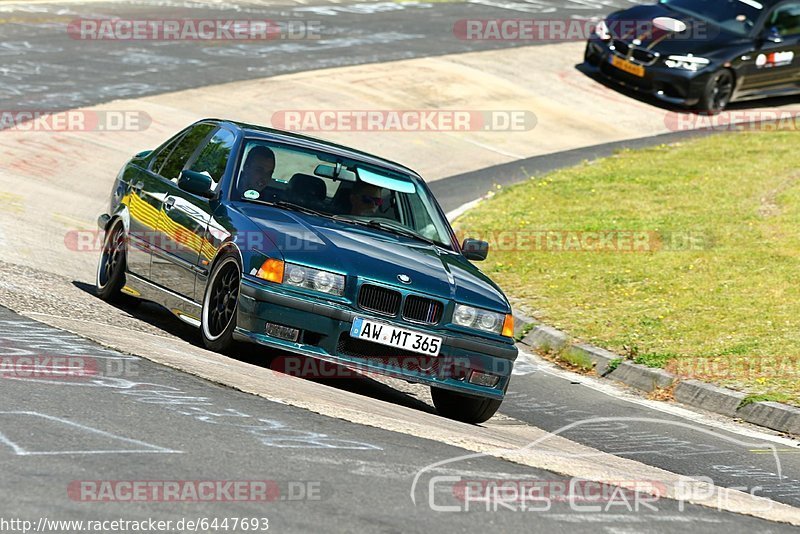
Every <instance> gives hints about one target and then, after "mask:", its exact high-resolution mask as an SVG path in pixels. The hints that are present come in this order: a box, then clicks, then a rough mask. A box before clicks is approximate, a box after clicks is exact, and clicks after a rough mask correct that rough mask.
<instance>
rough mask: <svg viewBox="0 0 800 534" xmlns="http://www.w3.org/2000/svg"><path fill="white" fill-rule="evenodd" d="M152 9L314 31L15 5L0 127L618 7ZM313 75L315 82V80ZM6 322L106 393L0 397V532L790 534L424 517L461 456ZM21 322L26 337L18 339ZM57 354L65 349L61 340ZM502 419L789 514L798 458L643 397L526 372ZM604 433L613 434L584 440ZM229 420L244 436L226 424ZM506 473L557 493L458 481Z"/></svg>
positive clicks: (455, 192)
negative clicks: (179, 487)
mask: <svg viewBox="0 0 800 534" xmlns="http://www.w3.org/2000/svg"><path fill="white" fill-rule="evenodd" d="M160 4H161V7H160V8H159V9H158V16H159V17H163V18H169V17H191V18H198V19H199V18H224V17H234V16H239V17H241V16H246V17H253V18H256V17H263V18H272V19H285V20H287V19H292V20H294V19H298V18H303V19H306V20H320V21H322V22H323V26H322V27H323V38H322V39H320V40H319V41H314V42H312V41H298V42H277V43H269V44H268V45H264V44H258V43H256V44H252V43H247V44H241V43H239V44H236V43H230V44H229V43H224V44H215V45H212V46H204V45H202V44H198V43H189V44H187V43H180V42H177V43H176V42H168V43H134V44H130V43H108V42H102V43H101V42H96V43H87V42H83V41H76V40H73V39H70V38H69V37H68V36H67V35H66V32H65V29H64V27H65V24H66V23H67V22H69V21H71V20H74V19H75V18H77V17H88V18H101V17H103V16H107V15H111V14H113V15H117V16H120V17H123V18H124V17H128V18H137V17H138V18H152V17H153V16H154V15H153V13H154V12H153V10H152V6H148V5H146V4H145V3H143V2H130V3H126V4H125V5H124V6H119V5H111V4H105V3H91V4H86V5H82V4H65V5H63V6H55V5H47V4H32V5H30V6H26V7H25V8H23V9H22V10H9V9H6V7H10V6H5V5H3V4H0V15H2V16H3V17H4V20H3V22H2V24H0V58H2V63H1V64H0V74H1V75H2V77H0V109H16V110H21V109H25V110H28V109H37V110H42V109H67V108H73V107H78V106H86V105H90V104H96V103H100V102H105V101H109V100H113V99H116V98H126V97H131V96H143V95H147V94H157V93H162V92H167V91H173V90H178V89H185V88H191V87H200V86H204V85H208V84H214V83H222V82H226V81H234V80H242V79H249V78H262V77H265V76H272V75H277V74H283V73H289V72H298V71H303V70H311V69H320V68H325V67H334V66H343V65H352V64H359V63H369V62H383V61H387V60H392V59H405V58H413V57H422V56H429V55H439V54H447V53H453V52H460V51H471V50H483V49H489V48H492V47H502V46H519V45H520V43H486V42H480V43H475V42H469V41H459V40H457V39H453V35H452V24H453V21H454V20H456V19H461V18H470V17H474V18H513V17H524V16H533V15H542V16H547V17H551V18H563V17H568V16H573V15H575V16H581V17H585V16H593V15H598V14H601V13H603V12H607V11H609V10H611V8H612V4H614V5H615V6H619V5H623V4H624V3H623V2H558V3H557V2H488V1H487V2H483V3H453V4H438V3H437V4H410V3H409V4H400V3H393V2H386V3H369V4H363V5H359V6H354V5H351V4H320V5H319V6H313V5H300V4H296V5H290V6H282V7H268V6H264V7H262V6H244V5H240V6H235V5H234V4H222V5H221V6H220V7H218V8H215V9H209V8H208V7H207V6H204V5H201V4H192V3H183V2H162V3H160ZM501 5H502V6H503V7H498V6H501ZM568 5H570V6H572V7H570V8H567V7H566V6H568ZM377 6H384V7H377ZM575 6H579V7H577V8H576V7H575ZM320 76H321V83H324V72H323V73H321V74H320ZM265 101H268V95H265ZM663 141H664V140H661V141H659V142H663ZM649 142H651V140H650V141H643V142H642V143H649ZM636 143H637V142H628V143H627V144H626V145H625V146H635V144H636ZM619 146H620V145H617V144H615V145H607V146H603V147H592V148H591V149H581V150H579V151H573V152H570V153H566V154H560V155H555V156H543V157H540V158H532V159H531V160H528V161H526V162H517V163H515V164H511V167H505V166H504V167H502V168H495V169H487V170H484V171H478V172H475V173H469V175H462V176H460V177H453V178H450V179H446V180H442V181H441V182H438V183H435V184H433V187H434V188H443V189H441V190H442V191H445V190H448V191H450V192H451V194H449V195H447V196H442V195H440V198H441V199H442V203H443V205H444V207H445V209H447V210H450V209H454V208H456V207H458V205H460V204H462V203H463V202H466V201H469V200H472V199H474V198H476V197H477V196H479V195H480V194H482V193H483V192H485V191H486V189H488V187H486V185H487V184H489V185H490V184H491V182H495V181H496V182H498V183H507V182H503V180H509V179H514V177H515V176H517V175H516V174H515V173H516V172H517V171H519V172H522V171H523V170H524V173H527V174H528V175H530V174H536V173H538V172H544V171H546V170H550V169H552V168H556V167H559V166H563V165H564V164H568V163H572V162H576V161H580V160H581V159H585V158H587V157H596V156H598V155H605V154H607V153H611V152H612V151H613V150H614V149H616V148H619ZM512 167H513V169H512ZM510 170H513V172H509V171H510ZM524 173H523V174H524ZM519 176H520V177H521V176H522V174H520V175H519ZM509 177H511V178H509ZM447 187H454V188H456V189H452V188H451V189H447ZM147 310H148V308H147V307H145V308H144V312H143V313H144V315H145V317H144V319H145V320H147V314H148V313H150V318H151V319H153V320H155V319H156V318H157V319H158V320H159V321H164V322H165V328H168V329H169V328H173V329H175V328H178V329H179V328H180V326H178V325H181V323H178V322H177V320H172V319H169V318H166V317H164V315H163V314H160V313H154V312H148V311H147ZM0 321H3V323H2V324H3V325H4V328H0V332H2V334H0V341H2V343H0V347H2V350H4V351H6V353H12V354H13V353H17V354H19V353H21V352H20V351H24V350H30V349H32V348H33V349H34V350H38V351H40V352H42V351H46V353H47V354H61V355H64V356H75V355H85V356H86V357H87V358H92V359H95V360H96V361H97V362H103V363H102V365H101V367H102V371H101V374H111V375H113V376H110V377H107V378H106V379H100V378H96V379H92V380H79V381H75V380H73V381H67V380H55V381H53V380H45V381H41V380H27V379H23V380H19V379H17V380H11V379H9V380H4V381H3V387H2V388H0V398H2V401H3V402H2V405H3V409H2V412H0V437H2V438H3V439H2V440H1V441H2V443H0V457H2V461H3V473H4V476H3V477H2V480H1V481H0V487H2V490H0V491H2V494H3V495H4V501H5V502H4V505H3V507H2V509H3V512H2V513H3V516H4V517H5V518H10V517H11V516H12V515H13V517H20V518H30V519H31V520H36V519H38V518H39V517H41V516H42V515H43V511H47V512H48V514H49V515H50V516H52V517H49V518H50V519H70V518H75V519H112V518H118V517H120V516H121V517H124V518H125V519H137V518H138V519H143V518H147V517H156V518H159V519H175V520H177V519H180V518H185V517H194V518H197V517H217V518H223V517H226V516H227V517H232V516H238V517H268V518H269V519H270V525H271V527H273V528H274V529H275V530H288V531H308V530H315V529H316V528H317V527H318V526H319V525H327V526H329V528H330V529H331V530H336V531H345V530H346V531H351V532H354V531H374V530H381V531H400V530H402V531H405V530H413V531H417V530H426V531H429V530H431V529H437V530H447V531H449V530H453V529H463V530H472V529H475V530H479V529H483V528H489V527H490V526H491V528H499V529H501V531H510V530H511V529H520V530H523V529H525V530H529V529H530V528H531V524H532V522H535V527H534V528H535V530H536V531H539V530H542V531H543V530H545V529H547V530H552V531H556V532H575V531H584V530H585V531H592V532H594V531H597V530H598V528H605V529H607V530H608V531H609V532H611V531H616V532H621V531H625V532H633V531H643V530H647V531H663V532H671V531H674V530H676V528H678V527H680V526H686V525H691V527H690V528H691V529H692V530H693V531H698V532H705V531H708V532H721V531H745V530H747V531H758V532H763V531H770V530H771V531H780V530H784V529H785V527H781V526H780V525H773V524H768V523H765V522H762V521H758V520H755V519H752V518H747V517H744V516H736V515H733V514H728V513H719V512H713V511H711V510H708V509H704V508H695V507H691V506H689V507H688V508H687V509H685V510H679V509H678V508H677V507H678V504H677V503H675V502H673V501H665V500H664V501H660V502H659V504H658V508H659V511H658V512H653V513H651V512H650V511H648V510H642V511H639V512H636V513H626V512H625V510H615V511H614V512H617V513H610V512H606V513H600V514H586V513H580V514H576V513H573V511H572V510H570V509H569V507H568V506H566V505H564V504H563V503H554V505H553V506H554V508H553V509H552V510H550V511H548V512H538V513H536V517H535V518H531V517H530V515H529V514H530V512H529V513H528V514H521V513H513V512H510V511H505V512H503V511H501V512H478V511H475V510H473V511H472V512H470V513H462V514H454V513H436V512H432V511H431V510H430V507H429V506H428V505H427V504H426V503H425V499H424V498H423V503H422V504H419V503H418V504H417V505H414V504H413V503H412V502H411V500H410V498H409V491H410V488H411V481H412V478H413V475H414V474H415V473H416V472H417V471H418V470H419V469H421V468H422V467H424V466H426V465H428V464H431V463H433V462H435V461H439V460H441V459H443V458H450V457H455V456H459V455H461V454H463V453H464V451H463V450H460V449H457V448H454V447H450V446H446V445H443V444H440V443H437V442H433V441H425V440H420V439H418V438H413V437H410V436H406V435H402V434H396V433H391V432H388V431H382V430H379V429H375V428H369V427H363V426H360V425H354V424H351V423H346V422H343V421H339V420H334V419H330V418H326V417H323V416H320V415H316V414H313V413H311V412H308V411H305V410H301V409H298V408H293V407H289V406H285V405H282V404H278V403H272V402H269V401H265V400H264V399H261V398H256V397H252V396H250V395H247V394H244V393H240V392H236V391H234V390H231V389H227V388H223V387H220V386H217V385H214V384H211V383H208V382H205V381H202V380H200V379H197V378H195V377H192V376H190V375H186V374H183V373H180V372H176V371H174V370H170V369H167V368H163V367H160V366H158V365H156V364H152V363H150V362H147V361H146V360H142V359H138V358H131V357H126V356H124V355H121V354H118V353H110V352H108V351H104V350H103V349H101V348H100V347H98V346H96V345H94V344H92V343H89V342H87V341H84V340H81V339H79V338H76V337H74V336H72V335H70V334H66V333H61V332H59V331H57V330H53V329H49V327H42V326H36V325H32V324H30V321H29V320H28V319H22V318H20V317H19V316H17V315H16V314H13V313H12V312H8V311H5V310H0ZM20 321H21V322H22V323H24V324H17V323H18V322H20ZM170 321H172V322H170ZM40 329H45V331H44V333H43V335H44V336H45V337H46V338H47V339H48V340H50V343H53V344H52V345H47V346H46V347H44V348H42V347H38V348H37V347H36V345H35V343H36V341H37V340H38V341H41V339H42V338H41V337H38V338H37V337H36V336H35V334H36V332H37V331H39V332H40V333H42V332H41V331H40ZM32 335H33V338H32V337H31V336H32ZM32 339H33V341H32ZM58 339H61V340H62V341H63V342H64V344H63V345H61V346H59V345H58V343H56V342H54V341H52V340H58ZM526 369H527V371H526ZM385 395H386V397H385V398H392V397H391V395H390V394H389V393H385ZM176 398H177V399H176ZM398 402H399V401H398ZM501 411H502V413H504V414H506V415H508V416H511V417H514V418H515V419H518V420H520V421H524V422H527V423H530V424H532V425H535V426H538V427H541V428H543V429H546V430H549V431H554V432H560V431H562V429H563V427H564V426H565V425H568V424H570V423H572V424H575V425H577V426H575V427H573V428H571V429H568V430H565V431H564V434H563V435H564V436H566V437H568V438H570V439H572V440H574V441H577V442H580V443H585V444H588V445H591V446H593V447H596V448H598V449H600V450H604V451H608V452H611V453H613V454H617V455H619V456H623V457H629V458H633V459H636V460H638V461H641V462H644V463H648V464H651V465H655V466H658V467H662V468H665V469H668V470H670V471H673V472H676V473H681V474H687V475H691V476H696V477H698V476H699V477H709V478H710V479H712V480H713V481H714V482H715V483H716V484H719V485H722V486H727V487H742V488H745V490H746V491H753V492H754V493H756V494H757V495H762V496H767V497H770V498H772V499H775V500H777V501H780V502H784V503H787V504H792V505H794V506H799V505H800V482H798V479H800V458H798V456H797V454H798V451H800V448H798V447H797V443H796V442H795V441H791V440H783V439H781V438H778V437H774V436H772V435H764V434H750V433H747V432H746V431H745V430H742V429H738V428H737V427H733V428H732V429H728V430H723V429H722V428H721V426H720V424H716V423H713V424H706V423H705V422H702V421H700V418H699V417H697V416H694V415H692V414H691V413H665V412H664V411H663V410H661V409H659V408H657V407H654V406H653V405H650V404H646V403H644V401H641V400H640V399H637V398H636V397H635V396H625V395H621V394H620V393H619V392H618V391H616V390H608V391H607V390H604V389H603V388H602V387H599V386H596V385H594V384H593V383H592V382H588V381H587V382H583V379H580V378H576V377H571V376H569V375H565V374H563V373H559V372H557V371H553V370H548V369H546V368H543V367H537V366H536V365H532V364H527V366H526V365H521V366H520V374H518V376H516V377H515V379H514V380H513V381H512V385H511V390H510V392H509V397H508V399H507V401H506V402H505V403H504V405H503V408H502V410H501ZM598 417H604V418H608V419H613V421H608V420H606V421H603V422H598V421H593V420H594V419H596V418H598ZM231 419H233V420H235V421H234V422H232V423H231V422H230V420H231ZM726 428H727V427H726ZM730 430H733V431H730ZM770 446H775V447H776V448H777V450H778V454H777V457H776V456H775V455H773V454H772V453H771V452H765V451H770V449H769V447H770ZM509 473H511V474H512V477H513V476H516V477H523V478H524V477H538V478H541V479H545V480H554V481H561V480H563V479H562V477H559V476H557V475H553V474H552V473H548V472H543V471H537V470H532V469H528V468H523V467H521V466H517V465H514V464H511V463H508V462H504V461H501V460H495V459H490V458H485V459H479V460H470V462H469V463H468V465H467V466H465V467H464V468H463V469H458V470H457V471H456V474H458V475H460V476H464V477H469V476H479V475H480V476H486V477H492V476H497V477H501V476H503V477H507V476H508V474H509ZM445 474H454V473H453V472H452V471H450V472H447V473H445ZM100 479H102V480H164V479H169V480H209V479H211V480H243V479H246V480H252V479H259V480H269V481H274V483H275V485H276V486H277V487H278V488H280V492H279V495H278V498H277V500H276V501H273V502H270V503H267V504H266V505H265V504H264V503H241V502H239V503H202V504H198V503H182V504H177V505H176V504H174V503H152V502H139V503H129V502H115V503H87V502H80V501H79V500H74V498H73V497H74V495H71V494H70V493H68V488H70V483H72V482H73V481H81V480H100ZM302 488H306V490H305V491H306V493H313V491H317V490H318V492H319V495H320V497H319V498H317V497H314V498H298V500H296V501H293V500H292V499H291V498H290V490H292V491H295V492H296V493H297V494H299V493H301V492H302ZM309 488H311V489H309ZM312 490H313V491H312ZM315 495H316V493H315ZM281 496H283V497H284V498H283V499H281V498H280V497H281ZM439 496H440V497H441V498H442V499H445V500H443V501H437V502H446V503H448V504H453V503H455V504H458V500H457V499H453V498H452V497H453V496H452V492H449V493H448V492H447V491H445V492H444V494H442V495H439ZM424 497H427V496H424ZM447 499H450V500H447ZM51 510H52V513H50V511H51ZM476 516H478V517H476ZM787 530H788V529H787Z"/></svg>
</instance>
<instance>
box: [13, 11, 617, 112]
mask: <svg viewBox="0 0 800 534" xmlns="http://www.w3.org/2000/svg"><path fill="white" fill-rule="evenodd" d="M630 4H631V2H629V1H626V0H580V1H577V0H575V1H572V0H535V1H530V2H524V1H522V2H520V1H505V0H497V1H495V0H478V1H475V2H453V3H438V2H437V3H424V2H393V1H381V2H366V3H361V4H358V3H348V4H337V3H329V2H325V1H324V0H323V1H321V2H319V3H318V4H315V3H314V2H313V1H311V2H310V3H306V4H300V3H295V4H293V5H287V6H267V5H252V4H247V3H236V2H228V1H226V2H220V3H217V4H215V5H214V6H213V7H209V5H208V4H206V3H201V2H189V1H159V2H155V3H152V2H144V1H136V0H134V1H132V2H125V3H122V4H119V3H114V4H112V3H104V2H91V3H87V4H78V3H67V4H63V5H59V4H38V3H37V4H30V5H25V4H18V5H17V6H18V7H15V5H13V4H9V5H3V3H0V110H37V111H40V110H62V109H69V108H77V107H81V106H88V105H92V104H98V103H102V102H107V101H111V100H114V99H120V98H131V97H141V96H146V95H152V94H159V93H165V92H171V91H176V90H180V89H189V88H194V87H203V86H206V85H211V84H219V83H225V82H232V81H238V80H247V79H254V78H265V77H269V76H275V75H279V74H287V73H292V72H300V71H309V70H317V69H325V68H330V67H341V66H346V65H357V64H363V63H378V62H385V61H390V60H398V59H410V58H417V57H425V56H436V55H444V54H451V53H457V52H469V51H478V50H490V49H496V48H502V47H509V46H522V45H526V44H541V43H544V42H545V41H536V42H525V41H476V40H463V39H458V38H456V37H455V35H454V32H453V28H454V24H455V22H456V21H458V20H460V19H468V18H476V19H495V18H520V17H533V16H538V17H546V18H552V19H565V18H569V17H580V18H588V17H593V16H598V15H600V14H602V13H607V12H609V11H611V10H612V9H613V8H614V7H622V6H625V5H630ZM154 5H155V6H158V7H157V8H156V9H154V8H153V6H154ZM498 6H504V7H498ZM114 16H115V17H119V18H121V19H134V20H141V19H193V20H201V19H203V20H204V19H223V20H227V19H253V20H261V19H269V20H274V21H277V22H278V23H285V24H300V23H301V22H305V23H312V24H314V25H316V27H319V31H316V30H310V31H309V33H310V35H311V36H313V37H314V38H298V39H288V38H287V39H276V40H267V41H256V42H242V41H217V42H214V43H209V42H199V41H196V42H187V41H111V40H99V41H89V40H81V39H75V38H73V37H71V36H70V34H68V31H67V27H68V25H69V24H70V23H71V22H73V21H76V20H80V19H92V20H97V19H107V18H110V17H114ZM293 27H301V26H293ZM309 27H310V26H309ZM282 35H284V36H288V35H289V34H288V32H286V31H284V32H283V33H282ZM297 35H299V37H303V36H304V35H305V34H304V33H303V32H302V31H299V32H298V33H297ZM320 83H321V84H324V83H325V76H324V72H321V73H320ZM263 106H264V108H266V109H268V108H269V94H265V95H264V103H263Z"/></svg>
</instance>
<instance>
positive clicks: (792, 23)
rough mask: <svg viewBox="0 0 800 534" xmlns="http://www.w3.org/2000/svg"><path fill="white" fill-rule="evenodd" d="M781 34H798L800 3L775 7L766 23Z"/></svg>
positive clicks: (799, 30)
mask: <svg viewBox="0 0 800 534" xmlns="http://www.w3.org/2000/svg"><path fill="white" fill-rule="evenodd" d="M767 26H769V27H773V28H775V29H777V30H778V33H780V34H781V35H783V36H787V35H798V34H800V4H787V5H785V6H781V7H779V8H778V9H776V10H775V11H774V12H773V13H772V16H771V17H770V21H769V23H768V24H767Z"/></svg>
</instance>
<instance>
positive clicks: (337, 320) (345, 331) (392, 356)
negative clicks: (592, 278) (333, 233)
mask: <svg viewBox="0 0 800 534" xmlns="http://www.w3.org/2000/svg"><path fill="white" fill-rule="evenodd" d="M355 317H363V318H366V319H374V320H376V321H380V322H384V323H386V322H388V323H392V324H396V325H397V326H399V327H402V328H405V329H409V330H416V331H419V332H423V333H426V334H431V335H435V336H439V337H441V338H442V347H441V349H440V352H439V354H438V356H436V357H432V356H424V355H422V354H412V353H408V352H405V351H402V350H400V349H393V348H392V347H388V346H384V345H377V344H374V343H370V342H366V341H363V340H354V339H353V338H351V337H350V335H349V334H350V328H351V326H352V323H353V320H354V318H355ZM266 323H273V324H277V325H280V326H285V327H289V328H293V329H297V330H299V331H300V336H299V338H298V339H297V341H288V340H286V339H280V338H278V337H273V336H270V335H267V333H266ZM234 335H235V337H236V338H237V339H240V340H247V341H252V342H255V343H259V344H261V345H265V346H268V347H272V348H275V349H283V350H286V351H289V352H291V353H296V354H302V355H304V356H310V357H313V358H317V359H319V360H323V361H327V362H331V363H335V364H339V365H341V366H344V367H349V368H352V369H356V370H357V371H359V372H366V373H373V372H374V373H377V374H382V375H388V376H393V377H396V378H402V379H405V380H408V381H409V382H416V383H422V384H427V385H431V386H436V387H439V388H442V389H449V390H453V391H458V392H461V393H466V394H471V395H477V396H482V397H491V398H495V399H502V398H503V397H504V395H505V391H506V389H507V387H508V381H509V379H510V377H511V370H512V368H513V364H514V360H516V358H517V348H516V347H515V346H514V345H513V344H512V343H503V342H495V341H492V340H488V339H484V338H480V337H477V336H465V335H459V334H454V333H452V332H449V331H443V330H438V329H432V328H429V327H424V326H421V325H413V326H411V325H408V324H403V323H400V322H396V321H392V320H387V318H386V317H381V316H377V315H372V314H370V313H369V312H366V311H362V310H359V311H353V310H350V309H347V308H344V307H342V306H341V305H338V306H334V305H332V304H327V303H325V302H324V301H321V300H316V299H310V298H307V297H301V296H297V295H292V294H289V293H287V292H284V291H281V290H280V286H276V288H275V289H273V288H271V287H269V286H266V285H263V284H259V283H256V282H250V281H248V280H247V279H245V280H243V281H242V286H241V293H240V297H239V309H238V315H237V328H236V331H235V333H234ZM474 370H478V371H481V372H486V373H491V374H493V375H497V376H499V381H498V383H497V384H496V385H495V386H494V387H488V386H480V385H477V384H473V383H470V382H469V375H470V373H471V372H472V371H474Z"/></svg>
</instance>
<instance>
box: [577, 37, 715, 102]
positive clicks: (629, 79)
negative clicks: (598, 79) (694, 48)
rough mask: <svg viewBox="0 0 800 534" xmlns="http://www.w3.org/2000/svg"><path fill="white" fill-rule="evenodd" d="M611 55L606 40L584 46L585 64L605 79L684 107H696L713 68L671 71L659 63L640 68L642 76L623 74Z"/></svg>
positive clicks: (591, 42)
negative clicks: (613, 63) (613, 62)
mask: <svg viewBox="0 0 800 534" xmlns="http://www.w3.org/2000/svg"><path fill="white" fill-rule="evenodd" d="M613 54H614V52H613V51H612V50H611V49H610V48H609V44H608V42H607V41H603V40H601V39H597V38H593V39H590V40H589V41H588V42H587V43H586V51H585V53H584V61H585V64H586V65H588V66H589V67H590V68H591V69H592V70H593V71H595V72H599V73H600V74H601V75H602V76H603V77H604V78H606V79H608V80H611V81H613V82H615V83H618V84H620V85H624V86H625V87H630V88H631V89H634V90H636V91H639V92H641V93H645V94H647V95H650V96H653V97H655V98H657V99H658V100H661V101H662V102H666V103H669V104H674V105H678V106H683V107H692V106H695V105H697V103H698V102H699V101H700V99H701V98H702V96H703V91H704V90H705V87H706V84H707V83H708V79H709V77H710V75H711V73H712V72H713V68H712V67H711V66H708V67H706V68H704V69H701V70H699V71H695V72H692V71H689V70H683V69H673V68H670V67H667V66H666V65H664V64H663V63H662V61H661V60H656V62H655V63H654V64H652V65H643V67H644V69H645V73H644V76H643V77H639V76H635V75H633V74H629V73H627V72H624V71H622V70H620V69H618V68H617V67H615V66H613V65H612V64H611V59H610V58H611V56H612V55H613Z"/></svg>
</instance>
